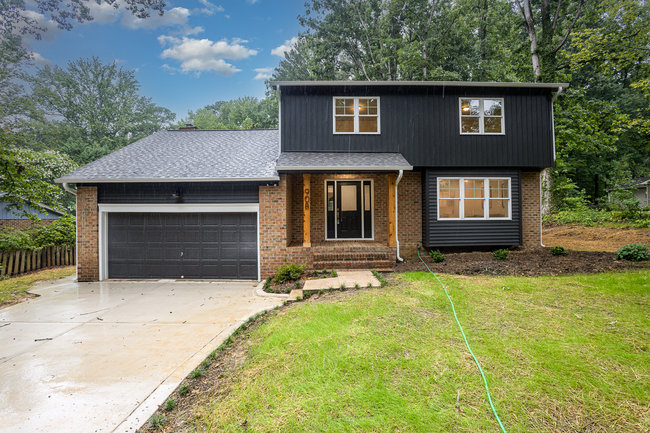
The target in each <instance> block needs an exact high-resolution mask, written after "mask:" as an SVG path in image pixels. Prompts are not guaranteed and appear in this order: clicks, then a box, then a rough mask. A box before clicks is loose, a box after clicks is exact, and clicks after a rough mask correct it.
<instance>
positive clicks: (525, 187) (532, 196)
mask: <svg viewBox="0 0 650 433" xmlns="http://www.w3.org/2000/svg"><path fill="white" fill-rule="evenodd" d="M539 182H540V173H539V172H537V171H535V172H522V173H521V242H522V246H523V247H524V248H539V247H541V242H542V232H541V224H540V222H541V218H542V216H541V207H540V196H539V195H540V190H539V185H540V184H539Z"/></svg>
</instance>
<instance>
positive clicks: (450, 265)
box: [394, 248, 650, 277]
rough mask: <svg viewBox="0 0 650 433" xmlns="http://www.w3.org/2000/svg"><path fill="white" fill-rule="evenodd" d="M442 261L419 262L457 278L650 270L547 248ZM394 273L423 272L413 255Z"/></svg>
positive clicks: (453, 255)
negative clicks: (503, 257)
mask: <svg viewBox="0 0 650 433" xmlns="http://www.w3.org/2000/svg"><path fill="white" fill-rule="evenodd" d="M443 253H444V254H445V261H444V262H442V263H433V262H432V261H431V258H430V257H429V255H428V254H427V252H426V251H424V250H422V252H421V254H422V258H423V259H424V261H425V262H426V263H427V265H429V267H430V268H431V270H432V271H433V272H440V273H446V274H458V275H515V276H531V277H532V276H539V275H564V274H588V273H596V272H609V271H623V270H626V269H650V262H629V261H627V260H615V254H614V253H607V252H597V251H568V254H567V255H566V256H553V255H551V251H550V248H540V249H536V250H513V251H510V254H509V256H508V259H507V260H496V259H495V258H494V256H493V255H492V252H491V251H473V252H447V253H445V252H444V251H443ZM394 270H395V272H412V271H426V268H425V267H424V265H423V264H422V262H421V261H420V260H419V259H418V257H417V255H416V256H414V257H407V258H405V261H404V262H403V263H399V264H397V265H396V266H395V268H394Z"/></svg>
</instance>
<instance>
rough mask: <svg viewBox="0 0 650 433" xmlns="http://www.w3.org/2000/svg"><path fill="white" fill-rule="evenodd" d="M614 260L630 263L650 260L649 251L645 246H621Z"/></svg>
mask: <svg viewBox="0 0 650 433" xmlns="http://www.w3.org/2000/svg"><path fill="white" fill-rule="evenodd" d="M616 260H629V261H631V262H641V261H645V260H650V251H649V250H648V246H647V245H645V244H627V245H623V246H622V247H621V248H619V250H618V251H616Z"/></svg>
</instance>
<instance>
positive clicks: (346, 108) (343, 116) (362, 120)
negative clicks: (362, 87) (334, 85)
mask: <svg viewBox="0 0 650 433" xmlns="http://www.w3.org/2000/svg"><path fill="white" fill-rule="evenodd" d="M379 131H380V130H379V98H378V97H345V98H343V97H335V98H334V134H379Z"/></svg>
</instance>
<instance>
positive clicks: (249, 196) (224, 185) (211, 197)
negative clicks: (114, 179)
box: [97, 182, 260, 204]
mask: <svg viewBox="0 0 650 433" xmlns="http://www.w3.org/2000/svg"><path fill="white" fill-rule="evenodd" d="M259 186H260V184H259V183H256V182H218V183H214V182H210V183H207V182H206V183H195V182H190V183H180V182H157V183H123V184H118V183H111V184H99V185H97V189H98V191H97V201H98V203H107V204H108V203H115V204H126V203H133V204H138V203H146V204H156V203H157V204H198V203H211V204H223V203H257V202H259Z"/></svg>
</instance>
